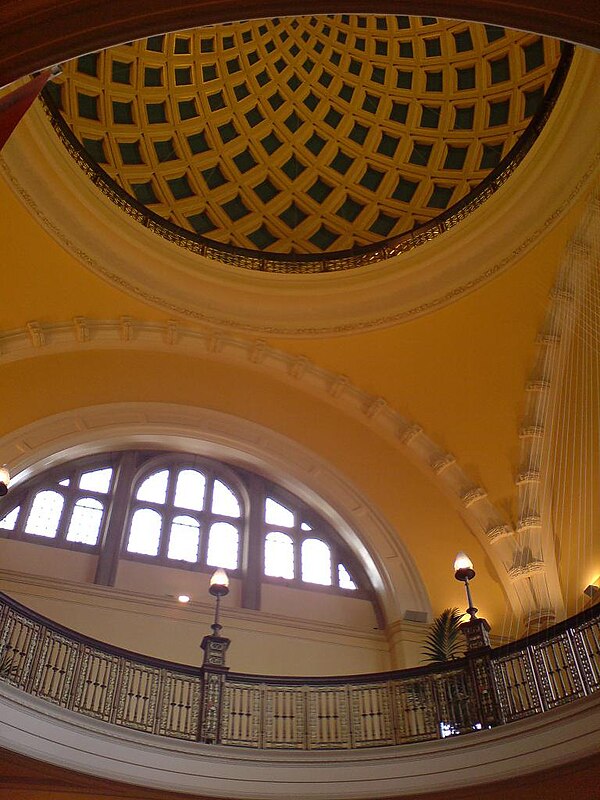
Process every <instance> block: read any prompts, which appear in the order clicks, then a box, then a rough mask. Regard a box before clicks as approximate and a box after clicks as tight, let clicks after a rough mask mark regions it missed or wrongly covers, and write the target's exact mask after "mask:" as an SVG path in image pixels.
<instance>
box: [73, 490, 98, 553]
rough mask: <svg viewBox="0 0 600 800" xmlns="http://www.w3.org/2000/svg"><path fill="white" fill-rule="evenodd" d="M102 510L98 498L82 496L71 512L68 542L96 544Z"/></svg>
mask: <svg viewBox="0 0 600 800" xmlns="http://www.w3.org/2000/svg"><path fill="white" fill-rule="evenodd" d="M80 485H81V484H80ZM103 511H104V507H103V505H102V503H101V502H100V501H99V500H94V498H93V497H84V498H83V499H82V500H78V501H77V502H76V503H75V507H74V508H73V513H72V514H71V522H70V524H69V530H68V531H67V540H68V541H69V542H83V543H84V544H96V542H97V541H98V535H99V533H100V525H101V523H102V512H103Z"/></svg>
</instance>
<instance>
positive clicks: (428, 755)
mask: <svg viewBox="0 0 600 800" xmlns="http://www.w3.org/2000/svg"><path fill="white" fill-rule="evenodd" d="M599 741H600V693H596V694H595V695H591V696H589V697H586V698H583V699H581V700H576V701H574V702H572V703H569V704H567V705H566V706H563V707H562V708H560V707H559V708H556V709H553V710H552V711H547V712H545V713H543V714H537V715H535V716H533V717H529V718H528V719H525V720H520V721H518V722H513V723H511V724H510V725H504V726H500V727H498V728H494V729H492V730H487V731H479V732H477V733H473V734H469V735H464V736H453V737H450V738H448V739H444V740H438V741H430V742H423V743H420V744H412V745H400V746H399V747H379V748H374V749H370V750H364V751H361V750H352V751H343V750H341V751H327V752H325V753H321V752H318V751H312V752H311V751H308V752H301V753H300V752H294V751H281V750H268V751H260V750H257V751H251V750H244V748H231V747H221V746H219V745H206V744H202V743H199V742H187V741H177V742H173V741H169V740H165V739H163V738H162V737H159V736H152V735H150V734H144V733H139V732H137V731H133V730H129V729H125V728H119V727H117V726H114V725H109V724H108V723H105V722H101V721H100V720H94V719H93V718H91V717H84V716H82V715H80V714H76V713H74V712H69V711H66V710H64V709H61V708H58V707H57V706H55V705H54V704H52V703H48V702H45V701H43V700H40V699H39V698H36V697H32V696H30V695H27V694H26V693H24V692H20V691H19V690H18V689H15V688H13V687H12V686H9V685H8V684H1V685H0V745H1V746H2V747H6V748H8V749H10V750H12V751H15V752H18V753H23V754H25V755H28V756H30V757H32V758H37V759H39V760H41V761H46V762H50V763H54V764H60V765H61V766H64V767H67V768H68V769H74V770H76V771H79V772H84V773H86V774H88V775H90V774H91V775H97V776H99V777H103V778H109V779H112V780H119V781H124V782H126V783H132V784H136V785H138V786H146V787H153V788H157V789H162V790H163V791H166V790H174V791H179V792H194V793H201V794H202V795H205V796H209V797H223V798H231V797H235V798H244V799H246V798H247V800H264V799H265V798H273V800H279V799H280V798H281V797H287V798H290V800H306V798H310V800H328V798H331V797H336V798H338V799H339V800H354V799H355V800H359V799H360V800H363V799H364V800H368V799H369V798H379V797H392V796H393V797H398V796H404V795H405V794H410V795H413V794H426V793H428V792H430V791H432V790H449V791H451V790H455V791H456V790H462V789H464V787H465V786H476V785H478V784H484V783H490V782H493V781H499V780H503V779H510V778H514V777H515V776H518V775H526V774H530V773H534V772H539V771H543V770H545V769H547V768H548V767H550V766H556V765H560V764H567V763H570V762H573V761H576V760H578V759H582V758H585V757H588V756H593V755H595V754H596V753H598V742H599Z"/></svg>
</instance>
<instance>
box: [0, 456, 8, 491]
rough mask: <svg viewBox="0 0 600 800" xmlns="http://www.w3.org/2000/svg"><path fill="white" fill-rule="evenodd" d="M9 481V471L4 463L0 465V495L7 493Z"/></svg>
mask: <svg viewBox="0 0 600 800" xmlns="http://www.w3.org/2000/svg"><path fill="white" fill-rule="evenodd" d="M9 483H10V472H9V471H8V467H7V466H6V464H4V465H3V466H1V467H0V497H4V495H6V494H8V484H9Z"/></svg>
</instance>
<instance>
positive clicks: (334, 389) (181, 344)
mask: <svg viewBox="0 0 600 800" xmlns="http://www.w3.org/2000/svg"><path fill="white" fill-rule="evenodd" d="M31 324H33V325H34V326H35V327H36V329H38V330H39V331H40V335H41V337H42V338H43V340H44V345H43V346H40V347H39V348H37V347H35V346H33V345H32V341H31V338H30V337H29V335H28V334H27V332H26V331H25V330H13V331H7V332H4V333H0V366H1V365H2V364H3V363H11V362H13V361H17V360H20V359H23V358H31V356H32V355H34V354H41V353H40V352H39V351H40V350H41V351H42V352H43V353H48V354H50V353H63V352H73V351H78V350H82V349H83V350H94V349H96V350H97V349H123V348H124V349H132V350H144V351H145V350H151V351H159V352H173V349H177V350H178V351H179V352H181V353H185V354H188V355H193V356H195V357H203V358H213V359H217V360H220V361H222V360H227V361H230V362H235V363H238V364H242V365H245V366H246V367H248V368H252V369H259V370H261V371H268V372H271V373H275V374H276V375H277V377H278V378H279V379H282V380H284V381H286V382H288V383H289V384H293V385H298V384H299V385H300V387H301V388H302V389H303V390H306V391H308V392H310V393H311V394H313V395H316V396H317V397H319V398H321V399H323V400H325V401H326V402H328V403H333V404H334V405H336V406H337V407H339V408H341V409H343V410H344V411H345V412H346V413H350V414H351V415H352V416H353V417H354V418H357V419H359V420H360V421H361V422H362V423H363V424H365V425H368V426H369V427H371V428H372V429H373V430H375V431H376V432H377V433H378V434H379V435H383V436H385V437H386V439H387V440H388V441H389V442H391V443H392V444H393V445H394V446H395V447H400V448H401V449H402V450H403V452H404V453H405V454H406V455H407V456H408V457H409V458H410V459H411V461H412V462H413V463H414V464H415V465H416V466H418V467H419V469H420V470H421V471H422V472H424V473H425V475H426V476H427V477H428V479H429V480H431V481H433V482H434V484H435V485H436V486H437V487H438V489H439V490H441V491H442V493H443V494H444V496H446V497H447V498H449V499H450V501H451V502H452V503H453V505H454V508H455V509H456V511H457V513H459V514H460V515H461V517H462V519H463V520H464V521H465V523H466V524H467V525H468V527H469V528H470V529H471V531H472V532H473V533H474V534H475V536H476V537H477V539H478V540H479V542H480V543H481V545H482V546H483V548H484V550H485V551H486V552H487V554H488V556H489V557H490V559H491V560H492V563H493V564H494V565H495V567H496V569H497V572H498V576H499V578H500V580H501V581H502V583H503V586H504V589H505V591H506V593H507V596H508V598H509V602H510V603H511V606H512V608H513V610H514V612H515V613H518V611H519V609H520V607H521V603H522V600H520V599H519V597H518V596H517V593H516V592H515V591H514V586H513V582H512V581H511V580H510V577H509V574H508V572H507V570H506V568H505V567H504V566H503V564H504V563H505V562H504V561H502V559H501V558H500V557H499V554H498V552H497V547H496V544H497V542H498V541H499V540H500V539H501V538H502V537H498V536H488V534H487V531H489V530H503V531H504V530H506V529H507V520H506V519H505V517H504V515H503V513H502V512H501V511H500V510H499V509H498V508H497V507H496V506H495V505H494V504H493V503H492V502H491V500H490V499H489V497H488V496H487V493H486V492H485V489H484V488H482V487H480V486H478V485H476V484H475V483H474V482H473V480H472V479H471V478H470V477H469V475H468V474H467V473H466V471H465V470H464V469H463V468H462V467H461V465H460V464H459V463H458V461H457V460H456V458H455V457H454V456H453V455H450V454H448V453H447V452H446V451H445V450H444V449H443V448H442V447H440V446H439V445H438V444H437V443H436V442H435V441H433V439H431V437H429V436H428V435H427V434H426V432H425V431H424V430H423V428H422V427H421V426H420V425H418V424H416V423H413V422H411V421H410V420H408V419H406V418H405V417H404V416H402V415H401V414H400V413H399V412H398V411H396V410H395V409H394V408H393V407H391V406H390V405H389V404H388V403H387V402H386V400H385V398H383V397H379V396H373V395H370V394H368V393H367V392H364V391H363V390H362V389H360V388H359V387H357V386H355V385H354V384H352V383H351V382H350V380H349V379H348V378H347V377H346V376H341V375H337V374H335V373H332V372H329V371H328V370H325V369H323V368H321V367H319V366H317V365H315V364H313V363H312V362H311V361H310V360H309V359H308V358H305V357H298V356H296V355H290V354H288V353H286V352H284V351H282V350H278V349H276V348H273V347H270V346H269V345H267V344H266V343H264V342H259V343H258V352H259V353H260V359H258V360H257V358H256V354H257V343H256V342H253V341H252V340H249V339H245V338H242V337H239V336H236V335H235V334H232V333H228V332H223V333H219V335H218V342H219V345H218V347H217V348H215V347H214V345H212V346H211V341H212V342H214V340H215V334H214V333H211V332H210V331H208V332H207V331H202V330H199V329H195V328H191V327H189V326H185V325H182V324H179V323H178V324H177V336H176V339H173V337H172V331H173V323H171V322H167V323H159V322H150V321H147V322H144V321H140V320H131V319H129V320H128V323H127V324H128V327H127V330H128V336H127V337H126V338H123V336H122V325H123V323H122V319H120V320H94V319H84V318H83V317H76V318H75V319H74V320H73V321H71V322H62V323H52V324H47V325H41V324H40V323H38V322H35V323H30V325H31ZM82 324H84V325H85V330H86V336H85V337H84V338H83V339H82V337H81V335H80V331H81V326H82ZM40 425H43V423H40ZM2 454H3V448H2V442H1V441H0V458H1V457H2ZM5 459H6V460H9V454H8V453H7V454H6V456H5ZM386 549H388V548H386Z"/></svg>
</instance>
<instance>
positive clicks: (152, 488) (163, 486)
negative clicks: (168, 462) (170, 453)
mask: <svg viewBox="0 0 600 800" xmlns="http://www.w3.org/2000/svg"><path fill="white" fill-rule="evenodd" d="M168 480H169V471H168V470H167V469H163V470H162V471H161V472H155V473H154V475H150V477H149V478H146V480H145V481H144V482H143V483H142V485H141V486H140V488H139V489H138V492H137V495H136V497H137V499H138V500H149V501H150V502H151V503H164V502H165V500H166V499H167V483H168Z"/></svg>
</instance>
